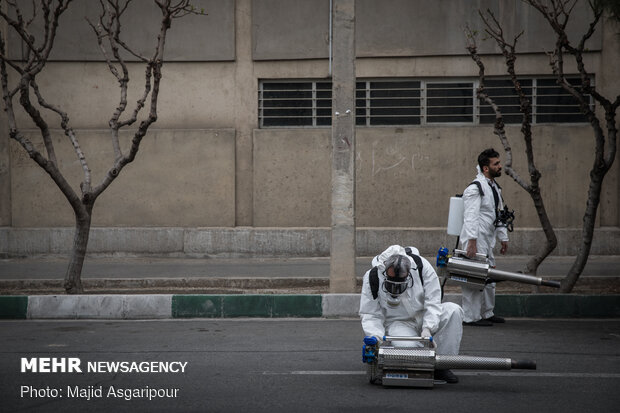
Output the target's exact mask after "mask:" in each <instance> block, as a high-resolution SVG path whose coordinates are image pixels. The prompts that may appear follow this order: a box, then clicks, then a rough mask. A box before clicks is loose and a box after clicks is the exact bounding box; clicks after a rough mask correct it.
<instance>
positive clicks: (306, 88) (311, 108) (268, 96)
mask: <svg viewBox="0 0 620 413" xmlns="http://www.w3.org/2000/svg"><path fill="white" fill-rule="evenodd" d="M258 104H259V113H260V115H259V117H260V126H261V127H277V126H283V127H300V126H330V125H331V123H332V121H331V108H332V84H331V82H284V81H283V82H271V81H270V82H266V81H265V82H261V84H260V91H259V98H258Z"/></svg>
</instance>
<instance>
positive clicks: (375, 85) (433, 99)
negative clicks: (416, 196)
mask: <svg viewBox="0 0 620 413" xmlns="http://www.w3.org/2000/svg"><path fill="white" fill-rule="evenodd" d="M519 82H520V83H521V86H522V88H523V90H524V92H525V94H526V96H527V97H528V98H529V99H530V102H531V104H532V119H531V120H532V123H534V124H536V123H572V122H587V119H586V117H585V116H584V115H583V114H581V110H580V107H579V104H578V102H577V101H576V100H575V99H574V98H573V97H572V96H571V95H570V94H568V93H567V92H566V91H565V90H564V89H563V88H562V87H561V86H559V85H557V84H556V82H555V79H552V78H523V79H520V80H519ZM570 82H571V84H574V85H579V84H580V79H579V78H572V79H570ZM331 87H332V84H331V81H328V80H316V81H315V80H303V81H286V80H277V81H272V80H269V81H267V80H264V81H261V82H260V88H259V97H258V104H259V121H260V127H261V128H269V127H287V128H290V127H329V126H331V122H332V118H331V115H332V90H331ZM477 87H478V80H477V79H475V80H455V81H452V80H451V81H439V80H423V79H420V80H416V79H385V80H383V79H382V80H358V81H357V82H356V94H355V99H356V104H355V106H356V107H355V118H356V120H355V123H356V125H357V126H409V125H428V124H431V125H433V124H449V123H458V124H492V123H494V122H495V113H494V112H493V109H492V108H491V107H490V106H489V105H488V104H487V103H486V102H484V101H483V100H480V99H477V98H476V89H477ZM485 90H486V92H487V93H488V94H489V96H490V97H491V98H493V100H494V101H495V103H496V104H497V105H498V106H499V108H500V111H501V112H502V116H503V119H504V123H506V124H519V123H521V120H522V114H521V110H520V104H519V98H518V96H517V93H516V91H515V89H514V87H513V85H512V83H511V81H510V80H509V79H506V78H487V79H486V80H485ZM590 101H591V105H592V99H591V98H590Z"/></svg>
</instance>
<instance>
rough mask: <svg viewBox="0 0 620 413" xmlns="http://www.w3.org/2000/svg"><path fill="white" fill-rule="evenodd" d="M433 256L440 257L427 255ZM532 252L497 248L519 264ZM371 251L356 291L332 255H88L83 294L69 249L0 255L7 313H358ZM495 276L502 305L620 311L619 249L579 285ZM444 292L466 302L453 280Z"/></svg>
mask: <svg viewBox="0 0 620 413" xmlns="http://www.w3.org/2000/svg"><path fill="white" fill-rule="evenodd" d="M426 258H427V259H429V261H430V262H431V263H432V264H434V260H433V258H432V257H426ZM528 259H529V257H526V256H508V257H498V258H497V267H498V269H501V270H505V271H512V272H518V271H520V270H521V269H522V268H523V267H524V265H525V263H526V262H527V260H528ZM573 260H574V257H556V256H554V257H549V258H547V259H546V260H545V262H544V263H543V265H541V267H540V268H539V272H538V274H537V275H538V276H539V277H542V278H547V279H555V280H560V279H562V278H563V277H564V276H565V275H566V273H567V272H568V270H569V268H570V266H571V265H572V263H573ZM370 261H371V258H370V257H360V258H358V259H357V262H356V269H357V270H356V272H357V274H358V287H357V291H355V293H353V294H345V295H342V294H329V258H328V257H321V258H289V259H280V258H277V259H276V258H263V259H257V258H251V259H250V258H248V259H221V258H209V259H198V258H160V257H146V256H140V257H127V256H124V257H110V256H107V257H101V256H99V257H87V258H86V261H85V266H84V270H83V273H82V281H83V285H84V289H85V294H84V295H80V296H67V295H65V294H64V290H63V287H62V285H63V278H64V273H65V271H66V266H67V264H68V258H67V257H59V256H39V257H32V258H27V259H17V258H13V259H2V260H0V318H22V319H23V318H112V319H114V318H176V317H243V316H257V317H317V316H318V317H351V316H356V314H357V306H358V304H359V291H360V286H361V277H362V275H363V274H364V272H365V271H366V270H367V269H369V267H370ZM555 293H556V291H555V290H554V289H552V288H548V287H543V288H539V287H534V286H530V285H525V284H517V283H512V282H502V283H498V284H497V303H496V310H497V312H498V314H501V315H506V316H513V317H620V256H608V255H604V256H591V257H590V259H589V261H588V264H587V265H586V268H585V270H584V272H583V274H582V275H581V277H580V279H579V281H578V283H577V285H576V287H575V289H574V291H573V293H572V294H569V295H560V294H555ZM444 300H445V301H452V302H457V303H460V287H458V286H455V285H450V284H447V285H446V287H445V297H444Z"/></svg>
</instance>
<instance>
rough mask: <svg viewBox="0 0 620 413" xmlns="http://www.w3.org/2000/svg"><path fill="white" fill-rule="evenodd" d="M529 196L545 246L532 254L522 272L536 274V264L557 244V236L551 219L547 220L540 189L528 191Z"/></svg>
mask: <svg viewBox="0 0 620 413" xmlns="http://www.w3.org/2000/svg"><path fill="white" fill-rule="evenodd" d="M530 196H531V197H532V200H533V201H534V206H535V207H536V213H537V214H538V220H539V221H540V225H541V227H542V230H543V232H544V233H545V238H546V241H545V246H544V247H543V249H542V250H541V251H539V252H538V254H536V255H534V256H533V257H532V258H530V260H529V261H528V262H527V264H526V265H525V269H524V272H525V274H532V275H536V272H537V271H538V266H539V265H540V264H541V263H542V262H543V261H544V259H545V258H547V256H548V255H549V254H551V252H552V251H553V250H554V249H555V247H556V246H557V245H558V238H557V237H556V235H555V231H554V230H553V226H552V225H551V221H550V220H549V216H548V215H547V210H546V208H545V203H544V202H543V198H542V195H541V194H540V190H534V191H532V192H530Z"/></svg>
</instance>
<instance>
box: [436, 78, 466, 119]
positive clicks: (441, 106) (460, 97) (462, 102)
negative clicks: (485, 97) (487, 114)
mask: <svg viewBox="0 0 620 413" xmlns="http://www.w3.org/2000/svg"><path fill="white" fill-rule="evenodd" d="M426 108H427V109H426V123H438V122H441V123H454V122H463V123H472V122H473V121H474V84H473V82H462V83H435V82H433V83H427V84H426Z"/></svg>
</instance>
